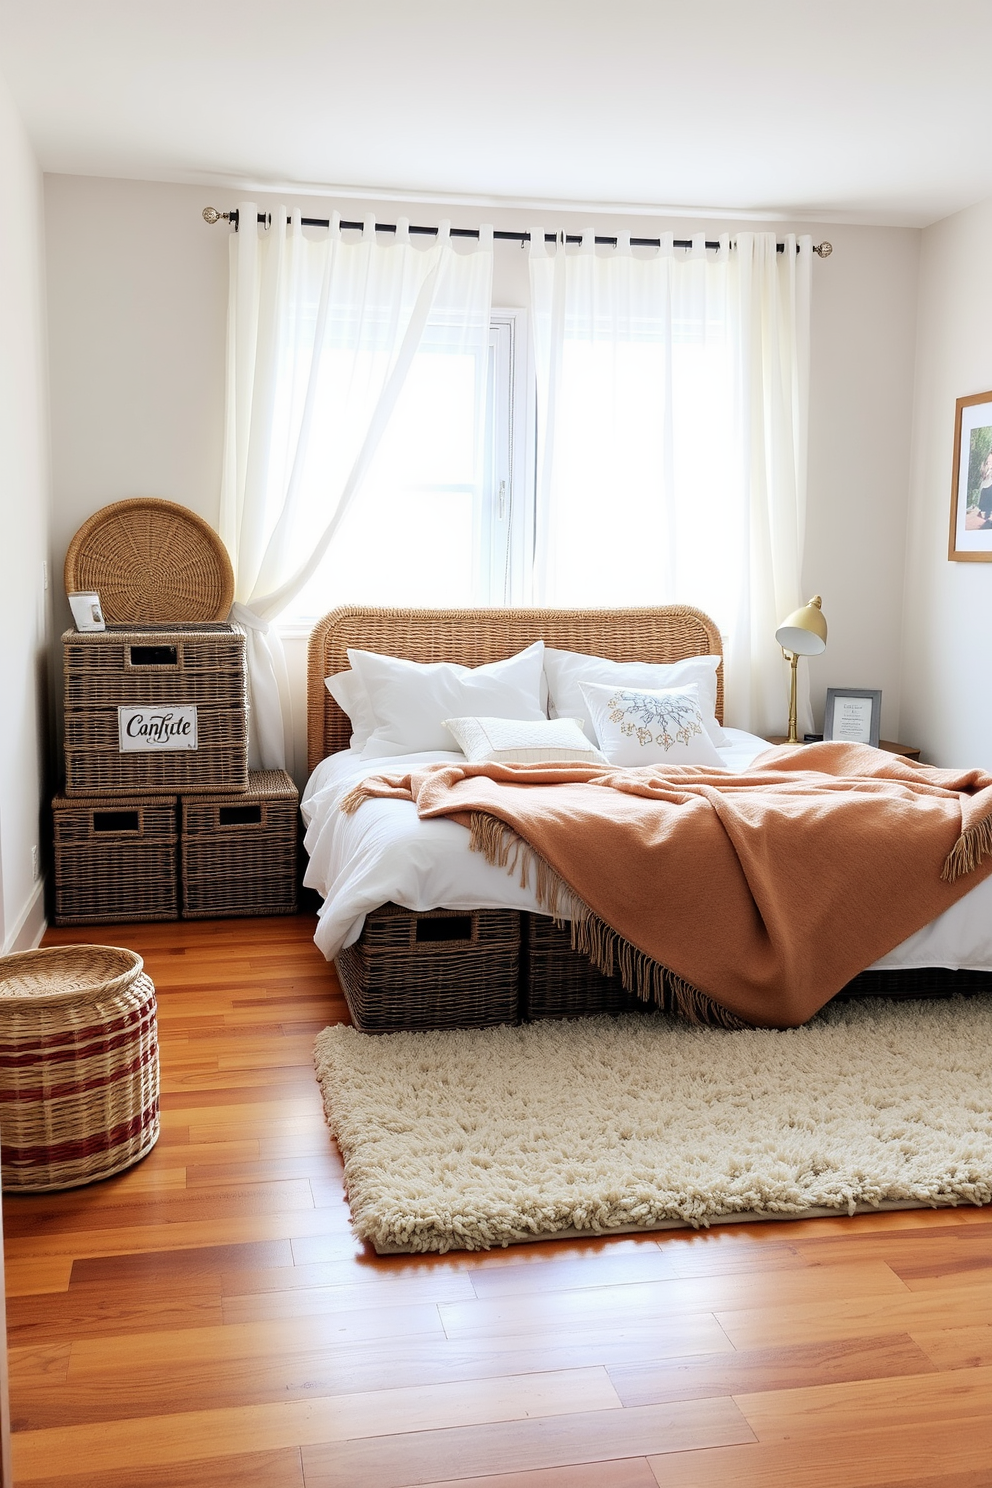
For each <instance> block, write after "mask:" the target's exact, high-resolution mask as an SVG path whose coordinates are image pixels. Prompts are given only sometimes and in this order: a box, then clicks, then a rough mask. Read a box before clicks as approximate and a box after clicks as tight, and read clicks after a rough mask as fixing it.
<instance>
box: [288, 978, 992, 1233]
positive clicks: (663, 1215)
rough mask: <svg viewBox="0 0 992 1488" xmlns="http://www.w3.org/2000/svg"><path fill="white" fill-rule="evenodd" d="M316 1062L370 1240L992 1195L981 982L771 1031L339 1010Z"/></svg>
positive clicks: (664, 1020)
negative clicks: (957, 991)
mask: <svg viewBox="0 0 992 1488" xmlns="http://www.w3.org/2000/svg"><path fill="white" fill-rule="evenodd" d="M315 1062H316V1067H317V1077H318V1080H319V1081H320V1085H321V1089H322V1092H323V1097H324V1108H325V1111H326V1113H327V1119H328V1123H329V1125H330V1127H331V1130H332V1132H333V1133H334V1135H335V1137H336V1138H337V1141H338V1144H339V1146H340V1148H341V1151H342V1154H343V1156H344V1159H345V1184H346V1187H347V1190H348V1196H349V1202H350V1204H351V1210H352V1215H353V1220H354V1225H355V1229H356V1231H357V1233H358V1234H359V1235H360V1236H361V1238H362V1239H366V1240H370V1241H371V1242H372V1243H373V1245H374V1246H375V1248H376V1249H377V1250H378V1251H380V1252H382V1253H389V1252H396V1251H411V1252H412V1251H447V1250H453V1249H462V1250H478V1249H485V1248H487V1247H490V1246H497V1245H508V1244H512V1243H514V1242H517V1241H523V1240H533V1239H535V1238H538V1237H549V1236H555V1235H562V1236H563V1235H565V1234H568V1235H574V1234H575V1233H577V1232H578V1233H595V1234H602V1233H609V1232H610V1231H615V1230H631V1229H645V1230H649V1229H655V1228H665V1227H668V1226H670V1225H672V1224H673V1223H677V1224H678V1223H681V1224H689V1225H708V1224H710V1223H713V1222H714V1221H719V1220H727V1219H730V1218H744V1217H761V1218H772V1217H779V1218H781V1217H784V1216H797V1215H804V1214H809V1213H816V1212H823V1211H827V1212H836V1213H842V1214H850V1213H854V1212H855V1211H856V1210H857V1209H860V1208H863V1207H885V1208H889V1207H912V1206H916V1205H946V1204H958V1203H970V1204H985V1203H988V1202H989V1201H990V1199H992V997H973V998H953V999H949V1000H946V1001H933V1002H891V1003H890V1002H885V1001H872V1002H861V1003H854V1002H852V1003H847V1004H843V1003H841V1004H832V1005H831V1006H830V1007H828V1008H826V1009H824V1011H823V1012H822V1013H820V1014H818V1015H817V1016H816V1018H814V1019H813V1020H812V1021H811V1022H810V1023H808V1024H806V1025H805V1026H804V1027H802V1028H795V1029H789V1030H787V1031H785V1032H777V1031H774V1030H765V1029H747V1030H742V1031H733V1032H731V1031H728V1030H724V1029H717V1028H694V1027H690V1026H687V1025H686V1024H684V1023H680V1022H677V1021H675V1020H674V1019H672V1018H671V1017H669V1016H667V1015H665V1014H661V1013H659V1014H656V1015H644V1016H638V1015H636V1014H635V1015H633V1016H629V1017H625V1018H588V1019H579V1020H577V1021H573V1022H553V1023H534V1024H530V1025H526V1026H523V1027H500V1028H489V1029H471V1030H464V1031H455V1032H444V1033H397V1034H385V1035H382V1034H380V1035H370V1034H363V1033H359V1032H358V1031H357V1030H355V1029H353V1028H347V1027H345V1026H343V1025H339V1026H336V1027H333V1028H327V1029H325V1030H324V1032H323V1033H322V1034H321V1035H320V1037H319V1038H318V1040H317V1046H316V1050H315Z"/></svg>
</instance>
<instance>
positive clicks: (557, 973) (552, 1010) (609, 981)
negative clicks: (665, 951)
mask: <svg viewBox="0 0 992 1488" xmlns="http://www.w3.org/2000/svg"><path fill="white" fill-rule="evenodd" d="M521 919H522V921H523V925H522V936H523V978H522V982H521V1013H522V1014H523V1016H524V1017H525V1018H530V1019H537V1018H575V1017H580V1016H583V1015H585V1014H588V1013H630V1012H643V1011H644V1010H645V1009H650V1008H651V1007H653V1004H651V1003H644V1002H642V1001H641V999H640V998H639V997H638V996H637V995H636V993H633V992H628V991H626V990H625V988H624V986H623V983H622V982H621V981H620V978H619V976H610V977H608V976H604V975H603V973H602V972H601V971H599V970H597V968H596V967H595V966H593V964H592V962H591V961H590V960H589V959H588V957H587V956H584V955H582V953H581V952H580V951H573V950H572V940H571V933H570V931H569V930H568V929H567V928H565V929H562V928H560V927H559V926H558V925H556V924H555V922H554V920H550V919H548V918H546V917H545V916H544V915H535V914H524V915H522V916H521Z"/></svg>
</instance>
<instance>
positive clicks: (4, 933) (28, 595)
mask: <svg viewBox="0 0 992 1488" xmlns="http://www.w3.org/2000/svg"><path fill="white" fill-rule="evenodd" d="M0 181H2V182H3V193H4V198H3V212H2V213H0V327H2V334H0V449H2V451H3V466H4V468H3V480H2V481H0V593H2V595H3V611H4V615H3V632H2V640H0V700H2V701H0V709H2V726H0V877H2V900H0V903H2V914H0V944H2V946H3V948H4V950H5V951H10V950H22V949H25V948H26V947H27V946H29V945H32V944H34V943H36V941H37V938H38V936H39V934H40V932H41V930H42V929H43V926H44V903H43V895H42V888H43V885H42V882H41V880H40V879H38V880H36V879H35V877H34V873H33V871H32V849H34V850H36V851H41V850H42V849H43V836H42V811H43V797H44V794H45V791H46V754H47V744H46V741H47V719H48V699H47V677H48V643H49V629H50V627H49V622H48V604H47V596H46V594H45V590H44V583H43V569H42V565H43V563H44V562H45V561H46V560H47V559H48V556H49V553H48V541H49V490H48V432H47V414H46V389H45V329H44V325H45V323H44V313H43V308H42V307H43V254H44V238H43V232H42V189H41V176H40V173H39V171H38V167H37V165H36V163H35V159H34V156H33V154H32V152H31V148H30V146H29V144H28V141H27V136H26V135H25V133H24V130H23V127H22V125H21V121H20V118H19V116H18V114H17V112H16V110H15V108H14V105H13V103H12V101H11V98H10V94H9V92H8V90H7V86H6V83H5V82H4V81H3V80H2V79H0Z"/></svg>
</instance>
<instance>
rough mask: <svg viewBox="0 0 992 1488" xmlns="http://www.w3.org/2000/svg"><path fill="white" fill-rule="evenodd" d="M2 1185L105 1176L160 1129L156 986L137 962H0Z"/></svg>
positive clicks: (69, 956)
mask: <svg viewBox="0 0 992 1488" xmlns="http://www.w3.org/2000/svg"><path fill="white" fill-rule="evenodd" d="M0 1127H2V1129H3V1149H2V1159H3V1187H4V1188H5V1189H11V1190H21V1191H27V1192H42V1191H45V1190H48V1189H59V1188H74V1187H76V1186H77V1185H78V1184H80V1183H91V1182H93V1180H94V1179H97V1178H108V1177H110V1175H111V1174H112V1173H119V1172H121V1171H122V1170H123V1169H124V1168H128V1167H130V1166H131V1164H132V1163H135V1162H137V1161H138V1159H139V1158H141V1157H144V1156H145V1154H146V1153H147V1152H149V1151H150V1150H151V1149H152V1147H153V1146H154V1145H155V1142H156V1140H157V1138H158V1132H159V1100H158V1034H157V1027H156V1018H155V988H154V987H153V985H152V983H151V981H150V979H149V978H148V977H147V976H146V975H145V974H144V972H143V970H142V961H141V957H140V956H137V955H135V953H134V952H133V951H126V950H120V949H118V948H117V947H114V946H59V947H55V948H52V949H50V950H43V951H25V952H23V953H21V954H20V955H16V956H5V957H4V958H3V959H2V960H0Z"/></svg>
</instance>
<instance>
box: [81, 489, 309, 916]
mask: <svg viewBox="0 0 992 1488" xmlns="http://www.w3.org/2000/svg"><path fill="white" fill-rule="evenodd" d="M65 581H66V590H67V592H70V593H71V592H77V591H89V590H95V591H96V592H97V593H99V595H100V600H101V605H102V608H103V612H104V615H105V618H106V619H107V621H108V625H109V628H108V629H107V630H105V631H98V632H90V633H84V634H80V633H78V632H76V631H67V632H66V634H65V635H64V636H63V638H62V640H63V652H64V660H63V675H64V685H65V692H64V699H65V766H66V780H65V791H64V793H63V794H60V795H57V796H56V797H55V799H54V800H53V802H52V813H53V817H54V839H55V921H56V923H57V924H60V925H84V924H99V923H106V922H114V921H125V920H163V919H175V918H176V917H177V915H178V914H180V913H182V914H183V915H184V916H198V917H202V916H207V915H244V914H288V913H292V912H293V911H294V910H295V909H296V878H297V815H298V811H297V808H298V797H297V793H296V789H295V786H294V785H293V783H292V781H291V780H290V778H289V776H288V775H286V774H285V773H284V772H282V771H266V772H261V771H252V772H249V770H248V688H247V673H246V662H245V647H246V638H245V634H244V632H243V631H242V630H241V629H240V627H238V626H236V625H231V624H229V623H228V622H227V621H226V616H227V613H228V611H229V609H230V605H231V599H232V596H233V592H234V579H233V574H232V571H231V564H230V560H229V558H228V556H227V550H226V549H225V548H224V545H223V543H222V542H221V541H220V539H219V538H218V537H217V535H216V534H215V533H214V532H213V531H212V530H211V528H210V527H208V526H207V524H206V523H205V522H204V521H202V519H201V518H199V517H197V516H196V515H195V514H194V513H193V512H189V511H187V510H186V509H185V508H184V507H181V506H177V505H175V504H174V503H173V502H169V501H151V500H135V501H120V502H117V503H115V504H114V505H113V506H109V507H104V508H103V509H102V510H101V511H99V512H97V513H95V515H94V516H92V517H91V518H90V519H89V521H88V522H86V523H85V524H84V525H83V527H81V528H80V530H79V532H77V534H76V536H75V537H74V538H73V540H72V543H71V544H70V547H69V551H68V554H67V556H66V563H65ZM135 714H138V715H140V716H139V718H138V720H137V722H138V725H139V729H138V732H139V735H140V733H141V732H142V729H143V728H145V727H147V726H148V725H149V724H150V726H151V727H152V728H153V729H154V728H155V727H168V726H170V720H173V719H176V718H179V717H182V718H183V719H184V720H185V722H186V723H187V724H188V723H189V721H190V720H191V719H192V720H194V721H195V731H196V732H195V747H193V748H189V747H186V748H179V747H172V746H171V745H170V747H168V748H165V749H163V748H156V749H150V748H141V749H134V748H133V747H127V748H125V745H130V743H131V741H130V739H129V738H128V737H125V724H126V720H128V719H131V720H132V721H133V715H135ZM159 720H162V722H161V724H160V723H159ZM196 802H199V803H200V806H197V805H196V804H195V803H196ZM201 807H202V809H201Z"/></svg>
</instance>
